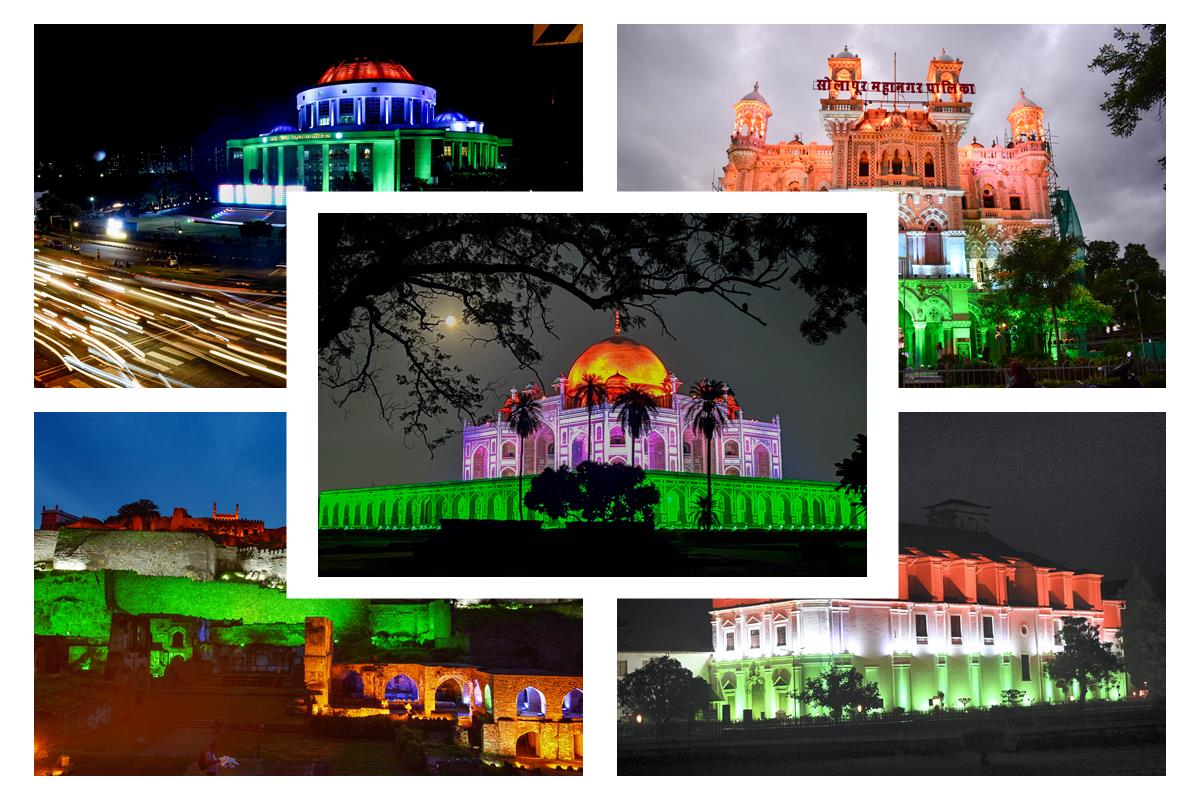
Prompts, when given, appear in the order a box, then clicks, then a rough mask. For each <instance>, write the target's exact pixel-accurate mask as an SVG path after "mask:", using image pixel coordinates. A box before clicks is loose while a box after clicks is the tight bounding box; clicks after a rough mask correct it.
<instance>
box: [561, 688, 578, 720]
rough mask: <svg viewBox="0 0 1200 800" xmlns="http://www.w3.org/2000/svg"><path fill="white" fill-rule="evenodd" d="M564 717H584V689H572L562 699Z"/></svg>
mask: <svg viewBox="0 0 1200 800" xmlns="http://www.w3.org/2000/svg"><path fill="white" fill-rule="evenodd" d="M562 718H563V719H582V718H583V690H582V689H572V690H571V691H569V692H567V694H566V696H564V697H563V701H562Z"/></svg>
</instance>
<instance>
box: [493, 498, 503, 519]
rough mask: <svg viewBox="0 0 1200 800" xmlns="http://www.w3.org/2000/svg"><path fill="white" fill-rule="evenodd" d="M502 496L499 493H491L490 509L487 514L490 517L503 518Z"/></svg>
mask: <svg viewBox="0 0 1200 800" xmlns="http://www.w3.org/2000/svg"><path fill="white" fill-rule="evenodd" d="M504 506H505V503H504V496H503V495H501V494H494V495H492V511H491V514H490V515H489V516H490V518H491V519H504V518H505V517H504Z"/></svg>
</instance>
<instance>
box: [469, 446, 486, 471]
mask: <svg viewBox="0 0 1200 800" xmlns="http://www.w3.org/2000/svg"><path fill="white" fill-rule="evenodd" d="M471 477H472V478H486V477H487V448H486V447H484V446H483V445H479V447H476V448H475V453H474V455H472V456H471Z"/></svg>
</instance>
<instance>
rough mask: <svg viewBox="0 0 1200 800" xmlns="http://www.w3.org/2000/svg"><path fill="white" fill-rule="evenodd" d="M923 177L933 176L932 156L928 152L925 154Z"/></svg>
mask: <svg viewBox="0 0 1200 800" xmlns="http://www.w3.org/2000/svg"><path fill="white" fill-rule="evenodd" d="M925 177H926V178H932V177H933V156H931V155H929V154H928V153H926V154H925Z"/></svg>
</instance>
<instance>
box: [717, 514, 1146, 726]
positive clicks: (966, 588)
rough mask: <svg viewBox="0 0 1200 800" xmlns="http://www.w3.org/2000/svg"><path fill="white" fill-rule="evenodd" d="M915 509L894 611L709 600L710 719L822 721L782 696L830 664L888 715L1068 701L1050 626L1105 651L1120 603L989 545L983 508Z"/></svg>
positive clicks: (1085, 579) (840, 604) (1088, 584)
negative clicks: (1052, 672)
mask: <svg viewBox="0 0 1200 800" xmlns="http://www.w3.org/2000/svg"><path fill="white" fill-rule="evenodd" d="M927 511H928V523H929V524H928V525H901V532H900V541H901V548H900V555H899V559H898V568H899V575H898V577H899V592H898V595H897V597H896V599H894V600H832V599H826V600H714V601H713V610H712V612H711V617H712V635H713V639H712V646H713V658H712V662H711V665H710V670H709V674H708V678H709V680H710V682H711V684H712V686H713V688H714V690H715V691H716V692H717V694H718V696H719V697H721V698H722V699H721V700H720V701H718V702H716V703H715V706H716V710H717V713H718V715H719V717H720V718H722V719H726V720H730V719H746V718H752V719H761V718H772V717H799V716H806V715H809V714H819V713H822V710H821V709H817V708H810V707H808V706H807V705H805V704H804V703H802V702H801V701H799V700H797V699H795V698H794V697H793V696H792V694H793V693H798V692H800V690H801V689H802V688H803V686H804V682H805V681H807V680H808V679H810V678H815V677H817V676H818V675H820V674H821V673H822V672H823V671H824V670H826V669H827V668H828V667H829V666H830V665H831V664H840V665H853V666H854V668H855V669H857V670H858V671H859V672H861V673H862V674H863V676H864V677H865V678H866V680H867V681H869V682H872V683H877V684H878V685H879V692H880V695H881V696H882V698H883V708H884V709H885V710H889V711H890V710H892V709H897V708H903V709H905V710H907V711H918V710H928V709H930V708H933V707H934V706H936V705H939V704H942V703H945V704H952V705H954V706H955V707H988V706H995V705H1000V704H1001V702H1002V692H1005V691H1006V690H1010V689H1014V690H1020V691H1024V692H1025V695H1024V696H1023V697H1024V701H1025V702H1026V703H1038V702H1062V701H1065V700H1069V699H1071V694H1077V693H1078V689H1076V690H1075V691H1074V692H1073V693H1065V692H1063V691H1062V690H1061V689H1059V688H1058V687H1057V686H1056V685H1055V684H1054V682H1053V681H1052V680H1051V679H1050V676H1049V674H1048V673H1047V671H1046V664H1047V662H1048V661H1050V660H1051V659H1053V658H1054V656H1055V654H1056V653H1059V652H1061V651H1062V638H1061V633H1062V627H1063V620H1064V619H1065V618H1067V617H1082V618H1084V619H1086V620H1087V621H1088V622H1089V623H1090V624H1092V625H1094V626H1096V627H1097V628H1099V630H1100V637H1101V640H1102V641H1105V642H1112V643H1115V644H1117V645H1119V644H1120V635H1121V617H1122V613H1123V611H1124V607H1125V602H1124V601H1123V600H1114V599H1106V598H1104V597H1103V596H1102V595H1101V587H1100V583H1101V578H1102V577H1103V576H1101V575H1098V574H1096V573H1093V572H1086V571H1084V572H1080V571H1076V570H1072V569H1068V568H1066V567H1062V566H1059V565H1054V564H1050V563H1048V562H1046V560H1045V559H1042V558H1040V557H1038V556H1036V555H1034V554H1031V553H1022V552H1020V551H1016V550H1014V549H1013V548H1011V547H1010V546H1008V545H1006V544H1005V543H1004V542H1001V541H1000V540H998V539H996V538H994V537H992V536H991V534H990V533H989V532H988V525H987V519H988V512H987V509H986V508H985V507H983V506H977V505H974V504H970V503H964V502H963V501H955V500H950V501H946V502H944V503H939V504H937V505H936V506H931V507H930V508H929V509H927ZM1126 691H1127V690H1126V687H1125V686H1118V687H1114V688H1112V689H1110V690H1108V692H1107V694H1106V697H1107V698H1108V699H1118V698H1120V697H1123V696H1125V694H1126Z"/></svg>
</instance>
